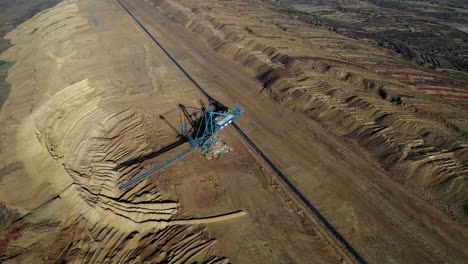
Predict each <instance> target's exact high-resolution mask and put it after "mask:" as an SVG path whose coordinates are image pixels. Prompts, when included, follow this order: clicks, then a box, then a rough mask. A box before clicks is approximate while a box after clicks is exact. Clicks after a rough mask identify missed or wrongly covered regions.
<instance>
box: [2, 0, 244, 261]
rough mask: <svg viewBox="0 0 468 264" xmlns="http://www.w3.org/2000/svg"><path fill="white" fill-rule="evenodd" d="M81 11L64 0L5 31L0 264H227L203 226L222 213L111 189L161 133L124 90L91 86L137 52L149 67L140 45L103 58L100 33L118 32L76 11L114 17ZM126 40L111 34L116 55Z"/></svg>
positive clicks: (150, 190) (147, 187)
mask: <svg viewBox="0 0 468 264" xmlns="http://www.w3.org/2000/svg"><path fill="white" fill-rule="evenodd" d="M84 4H85V3H82V2H80V1H74V0H71V1H70V0H68V1H62V2H61V3H59V4H57V5H56V6H54V7H52V8H49V9H47V10H45V11H44V12H41V13H40V14H38V15H36V16H34V17H33V18H32V19H30V20H28V21H27V22H25V23H22V24H21V25H19V26H18V27H17V28H16V29H15V30H13V31H11V32H10V33H8V34H7V35H6V38H8V39H9V40H11V43H12V44H13V45H12V46H11V47H10V48H9V49H8V50H6V51H5V52H4V53H2V54H1V56H0V59H1V60H2V61H7V62H9V64H10V65H11V67H10V68H9V70H8V77H7V82H8V83H9V84H11V86H12V88H13V89H12V90H11V92H10V94H9V96H8V100H6V101H5V104H4V105H3V107H2V111H1V114H0V124H1V126H0V134H1V135H2V148H1V155H2V163H1V165H2V169H1V171H0V172H1V176H0V178H2V192H1V193H0V200H1V201H2V203H5V204H6V205H7V206H3V205H0V214H1V218H0V231H2V234H3V235H2V237H1V238H0V262H2V263H37V261H43V262H47V263H74V262H80V263H83V262H84V263H109V262H112V263H117V262H125V263H141V262H145V261H152V262H165V261H168V260H171V263H187V262H191V261H203V262H204V263H226V262H227V261H228V260H227V258H225V257H222V256H217V253H216V252H215V251H214V250H213V248H212V245H213V243H214V240H213V239H211V238H209V237H208V236H207V234H206V232H205V226H204V225H203V223H205V222H206V221H207V222H213V221H217V220H218V219H225V218H226V217H228V218H229V217H231V216H230V215H227V216H226V215H225V216H220V217H219V218H217V217H216V216H213V217H209V219H206V220H205V219H203V218H197V219H189V218H188V217H187V216H183V215H182V214H181V213H180V212H179V203H178V202H177V201H173V200H170V199H168V198H167V197H166V196H164V195H163V194H161V193H160V192H159V191H158V190H156V189H155V187H154V185H151V184H150V183H146V184H143V185H142V186H140V187H141V188H137V189H136V190H135V189H134V190H129V191H128V192H126V193H121V192H120V191H119V190H118V188H117V186H118V185H119V184H121V183H122V182H124V181H126V180H128V178H130V177H133V176H135V175H136V174H138V173H139V172H140V171H141V170H142V166H143V165H142V164H141V163H139V164H132V165H128V166H123V167H120V168H119V170H116V169H115V167H116V164H120V163H125V161H127V160H132V159H137V158H139V157H141V156H145V155H148V153H151V152H152V151H153V149H157V148H159V147H160V145H159V144H164V142H163V141H161V140H159V139H158V137H163V138H164V135H163V134H164V133H163V132H161V129H160V128H158V126H157V125H156V124H154V122H152V121H151V120H150V118H148V115H147V114H146V113H145V112H144V111H143V110H141V109H138V107H134V106H132V104H131V103H129V102H128V101H124V100H122V94H125V93H128V90H126V89H127V87H128V86H126V85H122V83H118V82H112V81H96V79H97V80H102V79H103V78H100V77H99V76H100V75H101V74H102V75H104V76H109V75H114V80H118V78H115V76H119V75H121V74H122V73H121V72H120V73H119V71H123V72H126V71H128V67H132V66H126V65H127V62H128V61H131V60H132V59H133V58H134V57H135V56H136V57H139V58H140V60H139V61H140V62H141V63H142V64H143V65H142V66H141V67H143V68H144V67H150V68H151V67H152V66H151V65H145V63H148V60H147V59H145V58H146V56H147V55H146V54H147V52H148V50H147V46H146V49H145V45H144V44H139V45H138V46H132V52H127V53H125V55H124V56H126V58H122V55H119V56H120V58H121V60H119V61H113V63H110V62H109V60H110V58H114V56H113V54H109V53H110V52H112V51H111V50H112V49H105V48H103V46H102V45H105V44H104V43H106V42H105V41H101V40H99V37H98V36H99V35H100V33H102V32H105V33H106V34H108V35H107V36H106V37H111V36H112V34H116V33H115V32H116V31H112V27H110V28H107V29H105V30H103V31H102V32H99V29H100V28H98V27H95V23H94V22H93V21H94V20H93V19H95V18H90V16H91V17H92V14H84V13H83V10H89V9H92V10H100V12H102V10H106V12H108V14H109V16H108V18H109V19H112V18H111V17H112V16H114V19H115V17H117V16H119V15H120V13H118V12H120V11H121V10H120V9H118V8H114V9H109V6H108V5H107V3H106V2H99V3H96V2H93V1H91V2H88V3H86V4H89V5H94V6H92V7H91V8H88V9H87V8H83V6H80V5H84ZM96 21H97V20H96ZM100 22H101V23H106V22H105V21H100ZM120 23H121V27H125V26H127V27H130V28H131V25H130V26H129V24H128V23H125V20H123V22H122V21H121V22H120ZM101 29H102V28H101ZM114 30H115V29H114ZM117 32H119V31H118V29H117ZM129 32H132V31H131V30H130V31H129ZM117 34H118V33H117ZM136 36H138V35H136ZM133 37H135V36H133ZM132 41H133V39H132V38H131V37H130V38H127V39H126V40H125V39H121V40H120V43H121V44H122V46H120V47H119V48H118V49H117V50H118V52H119V54H120V52H121V51H122V50H125V47H126V46H128V43H129V42H132ZM143 42H144V40H141V43H143ZM99 50H100V51H103V50H106V51H107V53H106V52H97V53H96V51H99ZM95 57H99V59H100V60H98V61H100V62H101V63H102V64H100V65H99V66H97V68H96V64H94V63H95V61H94V60H91V59H89V58H95ZM37 58H40V59H37ZM90 64H92V65H94V66H90ZM71 65H73V67H71ZM109 65H111V66H113V67H114V68H112V67H109ZM116 65H119V66H116ZM125 67H127V68H125ZM2 74H3V73H2ZM84 76H88V77H90V78H91V79H93V81H91V80H90V79H88V78H84ZM129 82H130V84H134V82H133V80H130V81H129ZM145 82H149V83H151V79H146V80H145ZM129 86H130V85H129ZM137 104H138V103H137ZM4 186H7V188H5V187H4ZM233 215H234V216H236V214H233ZM177 218H182V219H179V220H177ZM189 224H190V225H189ZM193 224H197V225H193ZM44 254H46V255H44Z"/></svg>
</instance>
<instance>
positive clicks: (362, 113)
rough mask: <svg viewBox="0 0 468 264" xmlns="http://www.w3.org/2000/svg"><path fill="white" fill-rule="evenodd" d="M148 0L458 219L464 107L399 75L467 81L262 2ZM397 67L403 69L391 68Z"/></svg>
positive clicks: (460, 84)
mask: <svg viewBox="0 0 468 264" xmlns="http://www.w3.org/2000/svg"><path fill="white" fill-rule="evenodd" d="M152 3H153V5H154V6H155V7H157V8H158V9H159V10H160V11H161V12H163V14H164V15H166V16H168V17H170V18H171V19H172V20H173V21H175V22H177V23H180V24H182V25H184V26H185V27H186V28H188V29H190V30H191V31H192V32H193V33H194V34H197V35H198V36H199V37H200V38H202V39H203V40H205V41H206V43H207V44H208V45H210V46H211V47H212V49H213V50H215V51H218V52H220V53H223V54H225V55H226V56H230V57H231V58H232V59H233V60H235V61H237V62H239V63H240V64H241V65H243V66H244V67H246V68H249V69H250V70H251V71H252V73H253V74H255V75H256V76H258V78H259V80H260V81H262V82H263V83H264V91H265V92H266V93H268V94H269V95H270V96H271V97H272V98H273V99H275V100H277V101H278V102H281V103H283V104H287V105H288V106H290V107H291V108H292V109H295V110H297V111H301V112H304V113H306V114H307V115H308V116H310V117H311V118H313V119H315V120H317V121H319V122H320V123H321V124H323V125H324V126H326V127H327V128H328V129H330V130H331V131H333V132H334V133H335V134H337V135H339V136H341V137H345V138H349V139H352V140H354V141H355V142H357V143H358V144H359V146H360V147H362V148H363V150H365V151H367V152H368V153H369V154H370V155H371V156H372V157H374V158H375V159H377V160H378V161H379V162H380V164H381V165H382V167H383V168H385V169H386V170H387V171H388V172H389V174H390V177H392V178H393V179H394V180H396V181H398V182H401V183H402V184H404V185H406V186H407V187H408V188H410V189H412V190H413V191H414V192H415V193H418V194H419V195H420V196H421V197H423V198H424V199H426V200H427V201H429V202H431V203H432V204H434V205H435V206H437V207H439V208H440V209H442V210H443V211H445V212H446V213H447V214H448V215H450V216H453V217H455V218H457V219H458V220H460V221H461V222H463V223H466V219H467V218H466V208H465V207H466V203H467V199H468V196H467V194H468V186H467V185H466V180H465V177H466V174H467V173H468V146H467V144H466V142H467V141H466V140H467V135H468V134H467V133H468V126H467V125H468V121H467V119H466V116H467V114H468V112H467V111H466V110H465V109H463V108H462V107H459V106H457V105H454V104H451V103H448V102H446V101H444V100H438V99H436V98H434V97H432V96H428V95H426V94H424V93H423V92H420V91H417V90H416V89H415V88H414V87H412V86H411V85H405V83H407V82H408V81H406V79H401V78H399V77H401V76H404V77H405V76H406V77H407V78H408V80H414V79H413V77H412V76H418V77H420V78H423V79H424V81H420V82H425V81H428V80H429V79H430V80H431V81H434V82H437V81H438V80H441V81H442V80H447V81H449V82H450V83H451V84H452V85H453V86H455V87H454V90H453V94H457V93H460V94H463V93H465V92H466V90H465V87H464V86H465V85H466V84H465V83H466V82H465V81H461V80H455V79H451V78H450V77H448V76H443V75H440V74H438V73H435V72H427V71H426V70H424V69H422V68H420V67H418V66H416V65H411V64H410V66H408V63H407V62H405V61H402V60H399V59H397V56H396V54H392V52H389V51H387V50H384V49H379V48H375V47H373V46H371V45H367V44H363V43H358V42H357V41H355V40H350V39H346V38H343V37H341V36H339V35H337V34H335V33H333V32H328V31H326V30H324V29H322V28H318V27H317V28H314V27H310V26H308V25H306V24H302V23H300V22H296V21H291V20H290V19H288V17H286V16H279V15H278V14H275V13H274V11H272V12H271V13H265V12H262V13H261V15H260V13H259V12H260V11H259V10H264V9H262V8H263V7H262V6H261V5H262V4H260V3H259V4H250V5H249V6H248V7H247V6H245V5H243V4H241V3H237V2H236V3H232V4H229V5H228V4H224V3H218V2H216V1H152ZM255 7H257V8H255ZM233 10H236V11H235V13H236V14H237V13H239V14H242V16H238V15H233ZM311 36H314V38H312V37H311ZM316 38H318V39H317V40H315V39H316ZM320 47H322V48H321V52H317V50H320ZM363 50H365V52H363ZM389 65H390V66H389ZM403 68H404V69H405V71H407V72H408V75H402V74H397V73H393V74H392V72H394V71H395V69H403ZM389 75H391V76H397V78H389V77H387V76H389ZM408 76H409V77H408ZM418 88H421V91H424V92H425V91H428V90H425V89H423V87H420V86H419V84H418ZM439 91H441V88H440V89H439ZM458 91H460V92H458ZM450 95H452V93H450ZM440 97H446V96H440ZM447 97H449V96H447ZM461 98H462V97H460V101H459V102H461V105H463V104H464V103H465V101H463V99H461Z"/></svg>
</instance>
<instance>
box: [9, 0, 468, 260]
mask: <svg viewBox="0 0 468 264" xmlns="http://www.w3.org/2000/svg"><path fill="white" fill-rule="evenodd" d="M122 3H124V4H125V5H126V6H127V7H128V9H129V10H130V11H131V12H132V13H133V14H134V15H135V16H136V17H137V18H138V19H139V21H140V22H141V23H142V24H143V25H144V26H145V27H146V28H147V29H148V31H149V32H150V33H151V34H152V35H153V36H154V37H156V38H158V40H159V41H160V42H161V43H162V44H163V45H164V46H165V47H166V48H167V49H168V50H169V52H170V53H171V54H173V56H174V57H175V58H176V59H177V61H178V62H179V63H180V64H181V65H182V66H183V67H184V68H185V69H186V70H187V72H189V73H190V74H191V75H192V76H193V77H194V78H195V79H196V80H197V81H198V82H199V83H200V84H201V85H202V86H203V87H204V88H206V90H207V92H209V93H210V94H211V95H212V96H214V97H215V98H216V99H218V100H220V101H222V102H223V103H225V104H227V105H233V104H235V103H239V104H240V105H241V107H242V108H243V109H245V111H246V112H245V115H244V116H242V118H241V119H239V122H238V124H239V126H240V127H241V128H242V129H243V130H244V131H245V132H246V133H247V135H248V136H249V137H250V138H252V139H253V140H254V141H255V143H256V144H257V145H258V146H259V147H260V148H261V149H262V150H263V151H264V152H265V153H266V154H267V155H268V156H269V157H270V158H271V160H272V161H273V162H274V163H275V164H277V166H278V167H279V168H280V169H281V170H282V171H283V172H284V173H285V174H287V176H288V177H289V178H290V179H291V181H292V182H293V183H294V184H295V185H296V186H297V187H298V189H299V190H300V191H301V192H302V193H303V194H304V195H305V196H306V197H307V198H308V199H309V200H310V201H312V202H313V203H314V204H315V205H316V207H317V208H318V209H319V210H320V211H321V212H322V213H323V215H324V216H325V217H326V218H327V219H328V220H329V221H330V222H331V224H332V225H334V226H335V227H336V229H337V230H338V231H339V232H340V233H341V234H342V235H343V236H344V237H345V238H346V239H347V240H348V241H349V242H350V243H351V245H352V246H353V247H354V248H355V249H356V250H357V251H358V252H359V253H360V254H361V255H362V256H363V258H364V259H366V261H368V262H369V263H463V262H464V260H466V259H467V258H468V256H467V255H468V252H467V250H466V248H468V247H467V246H468V245H467V242H466V237H467V235H468V231H467V229H466V223H467V216H466V214H467V212H466V204H467V199H468V192H467V189H468V187H467V185H466V174H467V171H468V162H467V160H468V145H467V133H468V122H467V110H466V109H465V108H464V107H463V106H464V104H465V103H466V101H465V99H463V94H464V93H465V91H467V90H466V82H465V81H463V80H455V79H453V77H451V76H449V75H441V74H440V73H439V72H437V71H434V70H431V69H427V68H424V67H421V66H419V65H416V64H412V63H409V62H407V61H406V60H404V59H403V58H400V57H399V56H398V55H397V54H396V53H393V52H392V51H389V50H387V49H383V48H379V47H375V46H372V45H370V44H367V43H364V42H360V41H358V40H351V39H348V38H345V37H343V36H341V35H338V34H336V33H334V32H330V31H327V30H325V29H323V28H321V27H313V26H311V25H309V24H305V23H302V22H300V21H296V20H294V19H292V18H291V17H288V16H287V15H284V14H281V13H277V12H275V11H274V6H271V5H269V4H265V3H262V2H256V1H253V2H247V1H245V2H244V1H183V0H166V1H154V0H142V1H137V0H124V1H122ZM6 38H7V39H10V40H11V42H12V44H14V46H13V47H11V48H9V49H8V50H7V51H5V52H4V53H2V54H1V55H0V59H1V60H5V61H10V62H15V64H14V65H13V66H12V67H11V68H10V69H9V70H8V77H7V81H8V83H9V84H10V85H11V92H10V94H9V96H8V99H7V100H6V102H5V104H4V105H3V107H2V109H1V112H0V120H1V121H0V125H1V126H0V134H1V149H0V155H1V157H2V159H1V163H0V173H1V174H0V203H1V206H0V213H1V216H2V218H1V219H2V223H3V224H2V225H1V226H0V231H1V235H0V260H1V261H3V262H5V263H28V262H31V261H33V260H34V261H36V262H37V261H38V260H39V262H40V261H42V262H47V263H57V262H60V263H62V262H66V263H68V262H71V263H83V261H84V262H86V263H144V262H146V263H158V262H161V263H227V262H233V263H339V262H340V261H344V262H352V261H353V259H352V258H350V256H349V255H346V253H345V251H344V250H343V248H340V247H339V246H337V245H336V241H333V238H332V237H331V236H329V234H327V233H326V232H324V230H323V227H322V226H320V225H319V224H317V221H316V219H314V218H313V217H312V216H311V214H310V212H309V211H308V210H307V209H306V208H305V207H304V206H303V205H302V204H301V203H300V202H298V200H297V198H296V197H295V196H294V195H293V193H292V192H291V190H290V189H288V188H287V187H286V186H284V185H283V184H282V183H281V181H279V180H278V178H277V176H276V175H275V173H274V172H273V171H272V170H271V169H270V168H269V167H268V166H267V164H265V163H264V162H263V161H262V160H261V159H260V158H259V157H258V155H257V154H255V152H254V151H253V150H252V149H251V148H250V146H249V145H248V144H246V142H245V141H244V140H243V138H242V137H241V136H240V135H239V134H238V133H237V132H236V131H234V130H233V129H231V128H228V129H226V130H225V131H223V133H222V137H223V138H224V140H225V142H226V143H227V144H228V145H229V146H232V147H233V149H234V151H232V152H229V153H227V154H225V155H223V156H221V157H220V158H219V159H214V160H210V161H208V160H206V159H205V158H204V157H203V156H202V155H201V154H200V153H193V154H191V155H190V156H188V157H187V158H185V159H183V160H181V161H179V162H177V163H175V164H174V165H173V166H171V167H169V168H168V169H166V170H164V171H162V172H160V173H157V174H155V175H153V176H152V177H150V178H149V179H148V180H146V181H143V182H141V183H140V184H138V185H137V186H135V188H131V189H129V190H128V191H125V192H121V191H119V190H118V186H119V184H121V183H123V182H124V181H126V180H128V179H130V178H131V177H134V176H136V175H137V174H139V173H141V172H142V171H144V170H145V169H148V168H150V167H152V166H154V165H156V164H158V163H160V162H161V161H163V160H165V159H166V158H168V157H170V156H171V155H174V154H176V153H178V152H181V151H183V149H184V146H181V147H178V148H175V149H173V150H171V151H169V152H166V153H164V154H162V155H158V156H156V157H152V158H145V157H148V156H152V153H154V152H155V151H157V150H158V149H161V148H163V147H165V146H168V145H170V144H172V143H174V142H176V141H177V140H178V139H177V131H175V130H174V128H173V127H177V126H178V124H179V123H180V117H179V115H178V112H177V106H178V104H181V103H182V104H186V105H192V106H197V105H199V100H200V99H202V100H205V98H204V96H203V95H202V94H201V92H200V91H199V90H197V89H196V87H195V86H194V85H193V84H192V83H190V81H189V80H188V79H187V78H186V77H185V76H184V75H183V74H182V73H181V72H180V71H179V70H178V69H177V67H176V66H175V65H174V64H173V63H172V62H171V61H170V60H169V58H168V57H167V56H166V55H165V54H164V53H163V52H162V50H161V49H160V48H158V47H157V46H156V45H155V44H154V43H153V42H152V41H151V39H149V37H148V36H147V35H146V34H145V33H144V32H143V30H142V29H141V28H140V27H139V26H138V25H137V24H136V23H135V21H134V20H133V19H132V18H131V17H130V16H129V15H128V14H127V13H126V12H125V11H124V10H123V9H122V7H121V6H120V4H119V3H118V2H117V1H113V0H101V1H91V0H84V1H76V0H65V1H63V2H61V3H60V4H58V5H57V6H55V7H53V8H51V9H48V10H46V11H44V12H41V13H40V14H38V15H36V16H35V17H33V18H32V19H31V20H29V21H27V22H25V23H23V24H22V25H20V26H19V27H18V28H16V29H15V30H13V31H11V32H10V33H9V34H8V35H7V36H6ZM421 80H424V82H426V83H427V85H426V86H421V85H420V83H421V82H422V81H421ZM412 81H417V82H418V84H417V85H416V86H417V87H415V85H413V84H411V83H410V82H412ZM434 83H437V85H434ZM443 84H447V87H445V86H443ZM443 87H445V88H444V89H446V90H443V89H442V88H443ZM432 88H434V89H436V91H437V93H436V95H438V97H437V96H433V95H431V94H433V92H432V91H434V90H430V89H432ZM442 95H443V96H442ZM440 97H442V98H440ZM445 97H447V98H448V99H444V98H445ZM452 97H453V98H452ZM455 97H456V98H455ZM160 115H162V116H164V117H165V119H166V120H167V122H165V121H164V120H162V119H161V118H159V116H160ZM176 130H177V129H176ZM185 147H186V146H185ZM135 160H138V161H139V162H132V161H135Z"/></svg>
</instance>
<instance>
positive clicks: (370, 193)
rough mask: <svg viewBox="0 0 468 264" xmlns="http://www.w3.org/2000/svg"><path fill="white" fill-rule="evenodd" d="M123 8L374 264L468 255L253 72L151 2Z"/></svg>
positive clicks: (456, 230) (440, 219)
mask: <svg viewBox="0 0 468 264" xmlns="http://www.w3.org/2000/svg"><path fill="white" fill-rule="evenodd" d="M123 2H124V3H125V4H126V5H127V7H128V8H129V9H130V10H131V11H132V12H133V13H134V14H135V16H136V17H137V18H138V19H139V20H140V21H141V22H142V23H143V24H144V25H145V27H146V28H147V29H148V30H149V31H150V32H151V34H153V35H154V36H155V37H156V38H158V40H159V41H160V42H161V43H162V44H163V45H164V46H165V47H166V48H167V49H168V50H169V51H170V52H171V53H172V54H173V55H174V57H175V58H176V59H177V60H178V61H179V63H180V64H182V65H183V67H184V68H185V69H186V70H187V72H189V73H190V74H191V75H192V76H193V77H194V78H195V79H196V80H197V81H198V82H199V83H200V84H201V85H202V86H203V87H205V89H206V90H207V92H208V93H209V94H211V95H212V96H214V97H215V98H217V99H219V100H220V101H222V102H224V103H226V104H229V105H232V104H234V103H238V104H240V105H241V106H242V107H243V108H245V110H246V114H245V117H243V118H242V119H241V120H240V121H239V122H238V123H239V125H240V127H241V128H242V129H243V130H244V131H246V133H247V134H248V136H249V137H251V138H252V139H253V140H254V141H255V142H256V144H258V145H259V146H260V148H261V149H262V150H263V151H264V152H265V153H266V154H267V155H268V156H269V157H270V158H271V159H272V160H273V161H274V162H275V163H276V164H277V165H278V166H279V167H280V168H281V169H282V170H283V171H284V172H286V174H287V175H288V177H289V178H290V179H292V180H293V182H294V183H295V185H296V186H298V187H299V189H300V190H301V191H302V192H303V193H304V194H305V195H306V196H307V197H308V198H309V199H310V200H311V201H312V202H313V203H315V204H316V205H317V207H318V208H319V209H321V210H322V211H323V212H324V214H325V215H326V217H327V218H328V219H330V221H331V222H332V224H333V225H334V226H336V227H337V229H338V230H339V231H340V232H342V233H343V234H344V236H345V237H346V238H347V239H348V240H349V241H350V242H351V244H352V245H354V246H355V247H356V248H357V249H358V251H360V252H362V254H363V256H364V257H365V258H366V259H368V260H369V261H370V262H376V263H382V262H392V261H395V262H400V263H402V262H427V263H438V262H441V261H446V260H447V261H451V262H456V261H457V260H461V259H464V258H465V257H466V255H465V254H466V253H465V252H464V248H465V244H464V243H465V242H464V237H465V234H466V231H465V230H463V229H462V228H460V227H458V226H457V225H455V224H452V222H451V220H450V219H448V218H447V217H445V216H444V215H443V214H441V213H440V212H438V211H436V210H434V208H431V207H430V206H427V205H425V204H424V203H423V202H422V201H420V200H419V199H418V198H417V197H415V196H414V195H412V194H410V193H408V192H406V191H405V190H404V189H403V188H401V186H398V185H397V184H396V183H394V182H392V181H390V180H388V179H387V177H386V175H384V174H383V172H382V171H381V170H379V169H378V167H377V166H376V164H375V163H374V162H373V161H372V160H370V159H367V158H366V157H365V156H364V155H363V154H361V153H360V151H359V149H358V148H355V147H353V146H350V145H349V144H347V143H346V142H344V141H343V140H342V139H339V138H336V137H334V136H333V135H331V134H330V132H328V131H327V130H325V129H323V128H322V127H321V126H320V125H319V124H317V123H315V122H314V121H312V120H310V119H308V118H307V117H305V116H303V115H301V114H299V113H295V112H292V111H290V110H289V109H287V108H285V107H282V106H280V105H278V104H277V103H275V102H273V101H272V100H270V99H269V98H266V97H264V96H262V95H261V94H260V93H259V91H260V90H261V88H262V87H261V85H260V83H259V82H258V81H257V80H256V79H255V76H253V74H252V73H251V72H248V71H246V70H244V69H243V68H242V67H241V66H240V65H239V64H236V63H234V62H232V61H230V60H228V59H227V58H226V57H224V56H223V55H222V54H217V53H214V52H212V51H211V50H209V49H208V48H207V44H206V43H204V42H202V41H201V40H200V39H197V38H196V37H195V36H193V35H192V34H191V33H190V32H188V31H187V30H186V29H185V28H184V27H181V26H179V25H177V24H175V23H173V22H172V21H171V20H169V19H168V18H167V17H164V16H163V15H162V14H160V13H158V12H157V9H156V8H155V7H154V6H152V5H151V4H150V3H149V2H147V1H138V2H137V1H123ZM435 227H437V228H435ZM395 245H396V246H395ZM421 245H423V246H421Z"/></svg>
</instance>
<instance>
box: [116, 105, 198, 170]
mask: <svg viewBox="0 0 468 264" xmlns="http://www.w3.org/2000/svg"><path fill="white" fill-rule="evenodd" d="M199 103H200V106H201V107H193V106H187V105H183V104H179V106H178V111H179V125H177V126H176V125H174V123H173V122H171V121H169V118H167V115H169V114H171V113H174V112H176V111H177V110H174V109H171V110H169V111H167V112H165V113H161V114H159V118H160V119H161V120H162V121H163V122H164V124H166V125H167V126H168V127H169V129H170V130H172V131H174V132H175V134H176V138H177V139H178V140H177V141H174V142H173V143H170V144H168V145H166V146H164V147H162V148H160V149H158V150H157V151H154V152H151V153H149V154H148V155H145V156H142V157H138V158H135V159H131V160H128V161H124V162H122V163H119V164H117V166H115V167H114V171H119V170H121V169H123V168H126V167H128V166H131V165H134V164H138V163H141V162H143V161H145V160H149V159H152V158H155V157H158V156H159V155H162V154H164V153H166V152H168V151H171V150H172V149H175V148H177V147H179V146H181V145H183V144H185V143H187V142H188V139H187V136H186V135H184V132H183V131H182V129H180V128H179V129H178V127H180V125H183V126H184V127H186V128H190V129H188V130H187V131H186V133H193V132H194V131H195V130H196V128H197V127H199V125H200V122H201V119H202V118H201V117H202V116H203V111H204V110H205V109H206V105H205V103H204V102H203V101H202V100H199Z"/></svg>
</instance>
